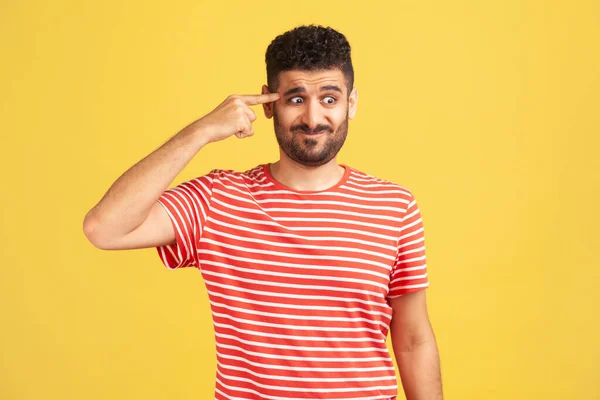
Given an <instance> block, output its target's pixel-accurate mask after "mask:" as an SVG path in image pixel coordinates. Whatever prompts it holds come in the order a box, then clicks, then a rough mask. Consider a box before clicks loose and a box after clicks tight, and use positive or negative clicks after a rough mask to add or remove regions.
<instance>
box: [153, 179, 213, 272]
mask: <svg viewBox="0 0 600 400" xmlns="http://www.w3.org/2000/svg"><path fill="white" fill-rule="evenodd" d="M214 176H215V171H212V172H211V173H209V174H207V175H204V176H201V177H198V178H195V179H192V180H189V181H186V182H183V183H181V184H179V185H177V186H175V187H173V188H171V189H168V190H167V191H165V192H164V193H163V194H162V195H161V196H160V197H159V198H158V202H159V203H160V204H161V205H162V206H163V207H164V209H165V211H166V212H167V215H168V216H169V218H170V220H171V225H172V226H173V231H174V232H175V239H176V244H171V245H166V246H158V247H156V250H157V251H158V255H159V257H160V259H161V261H162V262H163V264H164V265H165V266H166V267H167V268H169V269H177V268H183V267H196V268H200V263H199V260H198V243H199V241H200V238H201V237H202V231H203V228H204V225H205V223H206V220H207V216H208V212H209V209H210V199H211V196H212V187H213V180H214Z"/></svg>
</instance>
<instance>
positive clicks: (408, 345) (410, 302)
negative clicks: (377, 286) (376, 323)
mask: <svg viewBox="0 0 600 400" xmlns="http://www.w3.org/2000/svg"><path fill="white" fill-rule="evenodd" d="M389 302H390V305H391V306H392V309H393V315H392V321H391V324H390V333H391V338H392V347H393V349H394V355H395V357H396V362H397V363H398V369H399V371H400V378H401V380H402V386H403V387H404V393H405V394H406V399H407V400H442V399H443V394H442V379H441V373H440V359H439V354H438V348H437V343H436V340H435V336H434V333H433V329H432V327H431V323H430V321H429V315H428V313H427V305H426V301H425V290H420V291H417V292H412V293H407V294H404V295H402V296H400V297H395V298H391V299H389Z"/></svg>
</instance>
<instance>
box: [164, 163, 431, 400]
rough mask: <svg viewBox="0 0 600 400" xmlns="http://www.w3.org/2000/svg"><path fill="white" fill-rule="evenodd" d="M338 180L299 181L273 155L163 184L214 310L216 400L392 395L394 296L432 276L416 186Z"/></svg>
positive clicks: (184, 255) (185, 255) (188, 259)
mask: <svg viewBox="0 0 600 400" xmlns="http://www.w3.org/2000/svg"><path fill="white" fill-rule="evenodd" d="M342 166H343V167H344V169H345V173H344V176H343V178H342V179H341V180H340V181H339V183H338V184H337V185H335V186H333V187H331V188H329V189H327V190H324V191H312V192H308V191H296V190H293V189H290V188H288V187H286V186H284V185H283V184H281V183H279V182H277V181H276V180H275V179H274V178H273V177H272V175H271V173H270V164H263V165H259V166H257V167H256V168H254V169H252V170H249V171H246V172H244V173H240V172H234V171H226V170H213V171H212V172H210V173H208V174H206V175H204V176H201V177H199V178H196V179H191V180H189V181H186V182H184V183H181V184H180V185H178V186H176V187H174V188H171V189H169V190H167V191H165V192H164V193H163V195H162V196H161V197H160V198H159V202H160V203H161V204H162V205H163V206H164V208H165V209H166V211H167V213H168V214H169V217H170V218H171V221H172V224H173V229H174V230H175V236H176V240H177V244H174V245H167V246H161V247H157V250H158V254H159V256H160V258H161V260H162V262H163V263H164V264H165V265H166V267H168V268H169V269H176V268H181V267H196V268H198V269H199V270H200V272H201V274H202V277H203V280H204V282H205V284H206V288H207V291H208V296H209V300H210V306H211V310H212V316H213V323H214V330H215V340H216V351H217V374H216V384H215V394H214V397H215V399H219V400H221V399H236V400H237V399H369V400H370V399H394V398H395V397H396V395H397V390H398V387H397V382H396V375H395V371H394V364H393V361H392V358H391V355H390V353H389V351H388V348H387V346H386V337H387V334H388V330H389V326H390V320H391V316H392V309H391V307H390V305H389V303H388V302H387V299H389V298H391V297H397V296H401V295H403V294H405V293H408V292H412V291H416V290H422V289H424V288H426V287H427V286H428V284H429V280H428V277H427V269H426V263H425V241H424V233H423V223H422V221H421V216H420V213H419V208H418V206H417V203H416V202H415V198H414V197H413V195H412V193H411V192H410V191H409V190H408V189H406V188H404V187H402V186H399V185H397V184H394V183H391V182H388V181H385V180H381V179H377V178H375V177H373V176H370V175H367V174H365V173H362V172H359V171H357V170H355V169H353V168H350V167H348V166H345V165H342Z"/></svg>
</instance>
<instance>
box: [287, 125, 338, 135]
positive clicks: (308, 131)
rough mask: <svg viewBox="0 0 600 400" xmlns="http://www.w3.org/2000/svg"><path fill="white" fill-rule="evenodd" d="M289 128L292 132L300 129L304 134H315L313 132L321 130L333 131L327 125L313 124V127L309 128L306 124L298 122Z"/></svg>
mask: <svg viewBox="0 0 600 400" xmlns="http://www.w3.org/2000/svg"><path fill="white" fill-rule="evenodd" d="M290 130H291V131H292V132H295V131H301V132H304V133H306V134H315V133H321V132H323V131H327V132H329V133H333V128H332V127H331V126H329V125H317V126H315V128H314V129H310V127H309V126H308V125H306V124H298V125H293V126H292V127H291V128H290Z"/></svg>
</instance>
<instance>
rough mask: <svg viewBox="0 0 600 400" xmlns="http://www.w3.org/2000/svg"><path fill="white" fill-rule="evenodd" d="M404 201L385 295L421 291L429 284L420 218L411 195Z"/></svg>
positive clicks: (395, 295)
mask: <svg viewBox="0 0 600 400" xmlns="http://www.w3.org/2000/svg"><path fill="white" fill-rule="evenodd" d="M408 201H409V204H408V206H407V208H406V213H405V214H404V216H403V218H402V225H401V228H400V237H399V238H398V250H397V254H396V261H395V264H394V267H393V268H392V272H391V274H390V284H389V292H388V296H387V297H388V298H394V297H399V296H402V295H403V294H406V293H410V292H414V291H417V290H423V289H425V288H427V287H428V286H429V278H428V277H427V262H426V261H427V260H426V256H425V232H424V228H423V220H422V219H421V213H420V211H419V207H418V205H417V201H416V200H415V198H414V196H413V195H412V194H410V197H409V199H408Z"/></svg>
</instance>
